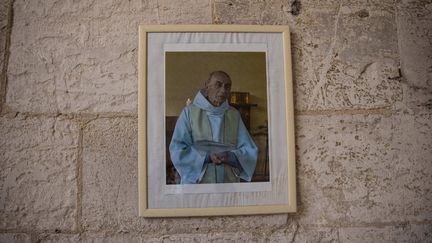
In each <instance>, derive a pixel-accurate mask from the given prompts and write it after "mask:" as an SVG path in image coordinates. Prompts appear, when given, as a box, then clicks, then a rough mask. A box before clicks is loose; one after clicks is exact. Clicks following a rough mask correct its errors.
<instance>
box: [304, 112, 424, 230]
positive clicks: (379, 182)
mask: <svg viewBox="0 0 432 243" xmlns="http://www.w3.org/2000/svg"><path fill="white" fill-rule="evenodd" d="M431 118H432V112H431V111H430V110H427V109H424V110H423V112H421V113H417V114H406V113H400V114H395V115H392V116H388V117H383V116H382V115H352V116H351V115H341V116H336V115H333V116H300V117H297V130H296V131H297V144H296V146H297V167H298V191H299V194H298V195H299V198H298V200H299V201H298V202H299V213H298V214H297V215H296V217H297V218H298V219H299V222H300V223H302V224H313V225H335V224H337V225H342V226H343V225H347V224H348V225H358V224H361V223H377V222H398V221H404V220H412V221H424V220H428V219H430V218H431V217H432V210H431V208H430V203H429V202H430V200H432V197H431V195H432V194H431V193H430V191H431V190H432V167H431V166H430V158H432V145H431V144H432V143H431V138H432V134H431V133H432V130H431V126H432V119H431Z"/></svg>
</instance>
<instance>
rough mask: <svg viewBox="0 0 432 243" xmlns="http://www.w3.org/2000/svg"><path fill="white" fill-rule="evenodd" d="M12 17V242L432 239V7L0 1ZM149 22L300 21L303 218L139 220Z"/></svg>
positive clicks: (8, 147) (7, 148)
mask: <svg viewBox="0 0 432 243" xmlns="http://www.w3.org/2000/svg"><path fill="white" fill-rule="evenodd" d="M293 2H294V3H295V4H292V3H293ZM0 17H1V20H0V28H1V30H0V42H1V43H0V64H1V70H2V72H1V89H0V101H1V104H0V105H1V108H2V110H1V116H0V242H77V241H84V242H140V241H149V242H160V241H164V242H171V241H183V242H190V241H207V240H211V241H216V242H224V241H258V242H262V241H273V242H287V241H291V240H292V241H295V242H316V241H326V242H389V241H390V242H391V241H398V242H431V241H432V204H431V202H432V1H430V0H428V1H409V0H397V1H394V0H369V1H364V0H339V1H337V0H329V1H312V0H300V1H292V0H291V1H290V0H273V1H261V0H253V1H240V0H180V1H168V0H147V1H138V0H131V1H120V0H108V1H87V0H78V1H71V0H66V1H55V0H43V1H42V0H27V1H25V0H1V4H0ZM139 23H143V24H180V23H182V24H186V23H187V24H192V23H196V24H212V23H213V24H277V25H279V24H288V25H290V27H291V28H292V45H293V47H292V53H293V55H292V57H293V65H294V66H293V70H294V80H295V104H296V105H295V109H296V115H297V116H296V139H297V144H296V148H297V169H298V178H297V182H298V204H299V206H298V213H295V214H289V215H265V216H236V217H211V218H179V219H174V218H168V219H144V218H139V217H137V214H138V209H137V205H138V197H137V44H138V36H137V33H138V31H137V30H138V24H139Z"/></svg>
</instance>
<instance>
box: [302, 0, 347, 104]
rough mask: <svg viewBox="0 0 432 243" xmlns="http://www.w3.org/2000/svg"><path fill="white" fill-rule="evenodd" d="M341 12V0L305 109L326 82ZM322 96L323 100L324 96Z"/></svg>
mask: <svg viewBox="0 0 432 243" xmlns="http://www.w3.org/2000/svg"><path fill="white" fill-rule="evenodd" d="M341 12H342V1H340V2H339V8H338V13H337V15H336V21H335V25H334V28H333V40H332V42H331V44H330V47H329V50H328V52H327V55H326V56H325V58H324V60H323V61H322V63H323V66H322V69H321V72H320V73H319V76H318V78H317V80H318V83H317V84H316V85H315V87H314V89H313V90H312V94H311V96H310V97H311V100H310V102H309V105H308V106H307V109H310V108H311V106H312V105H313V102H315V101H316V100H317V98H318V96H319V94H320V91H321V89H322V88H323V87H324V85H325V84H326V79H325V76H326V74H327V72H328V71H329V70H330V68H331V62H332V60H333V57H334V54H333V51H334V48H335V45H336V42H337V32H338V28H339V19H340V15H341ZM322 95H324V94H322ZM322 98H323V99H324V100H325V97H324V96H323V97H322Z"/></svg>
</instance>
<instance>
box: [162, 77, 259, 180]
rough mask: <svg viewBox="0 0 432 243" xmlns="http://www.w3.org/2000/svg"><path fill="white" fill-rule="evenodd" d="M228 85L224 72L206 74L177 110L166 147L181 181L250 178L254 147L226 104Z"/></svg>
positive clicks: (236, 115) (256, 151)
mask: <svg viewBox="0 0 432 243" xmlns="http://www.w3.org/2000/svg"><path fill="white" fill-rule="evenodd" d="M231 84H232V81H231V78H230V76H229V75H228V74H227V73H226V72H224V71H214V72H212V73H210V75H209V78H208V79H207V80H206V81H205V88H203V89H201V90H199V91H198V93H197V94H196V96H195V98H194V101H193V102H192V103H191V104H189V105H187V106H186V107H185V108H184V109H183V111H182V112H181V114H180V116H179V119H178V120H177V123H176V126H175V129H174V133H173V137H172V140H171V143H170V147H169V150H170V155H171V160H172V161H173V164H174V166H175V168H176V170H177V171H178V173H179V174H180V177H181V182H180V183H181V184H197V183H235V182H240V178H241V179H243V180H245V181H251V179H252V176H253V173H254V171H255V167H256V161H257V156H258V148H257V146H256V145H255V143H254V142H253V140H252V138H251V136H250V135H249V133H248V131H247V129H246V127H245V125H244V124H243V121H242V119H241V117H240V113H239V112H238V111H237V110H236V109H235V108H234V107H232V106H230V105H229V104H228V97H229V95H230V92H231Z"/></svg>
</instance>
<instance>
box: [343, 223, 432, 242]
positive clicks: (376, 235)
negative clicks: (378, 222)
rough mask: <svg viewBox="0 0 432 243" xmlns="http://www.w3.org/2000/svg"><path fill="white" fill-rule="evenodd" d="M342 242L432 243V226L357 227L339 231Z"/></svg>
mask: <svg viewBox="0 0 432 243" xmlns="http://www.w3.org/2000/svg"><path fill="white" fill-rule="evenodd" d="M339 237H340V242H353V243H354V242H430V241H431V239H432V226H431V225H430V224H429V225H410V224H409V225H399V226H385V227H364V228H363V227H355V228H341V229H340V230H339Z"/></svg>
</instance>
